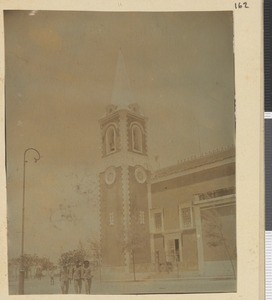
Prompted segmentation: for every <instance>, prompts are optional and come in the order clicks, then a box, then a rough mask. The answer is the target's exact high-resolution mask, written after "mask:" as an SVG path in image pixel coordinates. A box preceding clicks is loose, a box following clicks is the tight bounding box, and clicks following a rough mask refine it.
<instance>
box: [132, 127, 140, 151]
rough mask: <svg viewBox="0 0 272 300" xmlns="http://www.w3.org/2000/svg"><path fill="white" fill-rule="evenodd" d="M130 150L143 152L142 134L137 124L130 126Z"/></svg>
mask: <svg viewBox="0 0 272 300" xmlns="http://www.w3.org/2000/svg"><path fill="white" fill-rule="evenodd" d="M132 150H133V151H136V152H143V134H142V130H141V128H140V127H139V126H138V125H133V126H132Z"/></svg>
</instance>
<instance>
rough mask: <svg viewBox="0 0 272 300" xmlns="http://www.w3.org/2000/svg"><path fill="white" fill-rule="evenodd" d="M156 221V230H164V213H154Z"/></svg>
mask: <svg viewBox="0 0 272 300" xmlns="http://www.w3.org/2000/svg"><path fill="white" fill-rule="evenodd" d="M154 221H155V229H156V231H160V230H162V214H161V213H155V214H154Z"/></svg>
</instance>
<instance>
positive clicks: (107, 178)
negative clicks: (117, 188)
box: [105, 167, 116, 185]
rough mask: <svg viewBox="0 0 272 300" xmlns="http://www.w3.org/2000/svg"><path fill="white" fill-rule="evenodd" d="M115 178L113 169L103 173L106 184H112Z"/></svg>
mask: <svg viewBox="0 0 272 300" xmlns="http://www.w3.org/2000/svg"><path fill="white" fill-rule="evenodd" d="M115 178H116V171H115V168H114V167H109V168H108V169H107V170H106V172H105V181H106V184H108V185H110V184H113V183H114V181H115Z"/></svg>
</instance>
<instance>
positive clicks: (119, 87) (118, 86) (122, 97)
mask: <svg viewBox="0 0 272 300" xmlns="http://www.w3.org/2000/svg"><path fill="white" fill-rule="evenodd" d="M132 103H133V99H132V93H131V85H130V81H129V76H128V73H127V68H126V64H125V60H124V56H123V53H122V51H121V49H119V53H118V59H117V64H116V71H115V78H114V86H113V91H112V98H111V104H113V105H116V106H117V107H118V108H124V107H125V108H127V107H128V105H129V104H132Z"/></svg>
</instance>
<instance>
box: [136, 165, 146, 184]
mask: <svg viewBox="0 0 272 300" xmlns="http://www.w3.org/2000/svg"><path fill="white" fill-rule="evenodd" d="M135 178H136V180H137V181H138V182H139V183H144V182H145V181H146V178H147V175H146V171H145V170H144V168H142V167H137V168H136V169H135Z"/></svg>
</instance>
